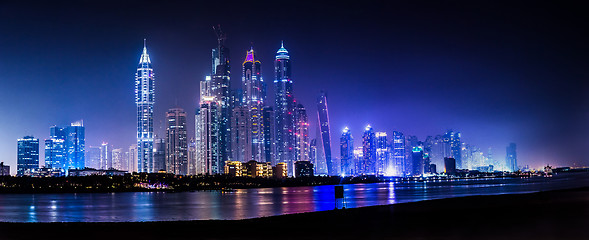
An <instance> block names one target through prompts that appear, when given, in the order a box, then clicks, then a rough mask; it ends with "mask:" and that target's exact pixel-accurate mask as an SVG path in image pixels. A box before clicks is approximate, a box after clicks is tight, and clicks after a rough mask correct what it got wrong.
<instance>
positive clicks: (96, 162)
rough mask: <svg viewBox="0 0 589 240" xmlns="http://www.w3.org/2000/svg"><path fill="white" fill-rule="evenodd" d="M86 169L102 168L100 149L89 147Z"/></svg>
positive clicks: (87, 149)
mask: <svg viewBox="0 0 589 240" xmlns="http://www.w3.org/2000/svg"><path fill="white" fill-rule="evenodd" d="M46 147H47V146H46ZM45 154H47V153H45ZM45 159H47V156H45ZM133 161H135V160H133ZM135 162H136V161H135ZM86 167H88V168H94V169H99V168H100V147H94V146H88V147H87V148H86Z"/></svg>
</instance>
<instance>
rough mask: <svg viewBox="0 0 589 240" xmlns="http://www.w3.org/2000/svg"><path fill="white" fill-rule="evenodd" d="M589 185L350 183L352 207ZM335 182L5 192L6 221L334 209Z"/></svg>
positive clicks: (565, 181)
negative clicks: (180, 189)
mask: <svg viewBox="0 0 589 240" xmlns="http://www.w3.org/2000/svg"><path fill="white" fill-rule="evenodd" d="M581 186H589V174H587V173H581V174H567V175H561V176H556V177H553V178H524V179H483V180H480V179H479V180H467V181H430V182H412V183H401V182H389V183H373V184H354V185H344V193H345V197H346V198H345V202H346V207H348V208H354V207H364V206H374V205H384V204H394V203H404V202H415V201H422V200H429V199H440V198H451V197H461V196H470V195H490V194H510V193H527V192H537V191H545V190H554V189H564V188H572V187H581ZM334 207H335V199H334V188H333V186H314V187H282V188H262V189H238V190H236V191H234V192H216V191H202V192H199V191H197V192H180V193H162V192H135V193H77V194H76V193H72V194H0V221H4V222H126V221H173V220H199V219H244V218H255V217H263V216H272V215H281V214H291V213H302V212H312V211H325V210H331V209H334Z"/></svg>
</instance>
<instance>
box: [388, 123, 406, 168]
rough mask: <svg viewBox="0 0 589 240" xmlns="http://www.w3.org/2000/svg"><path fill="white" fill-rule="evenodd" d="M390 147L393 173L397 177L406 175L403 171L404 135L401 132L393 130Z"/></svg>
mask: <svg viewBox="0 0 589 240" xmlns="http://www.w3.org/2000/svg"><path fill="white" fill-rule="evenodd" d="M391 149H392V151H393V154H392V157H393V166H394V169H393V175H395V176H399V177H401V176H404V175H407V174H406V171H405V136H404V135H403V133H401V132H397V131H394V132H393V140H392V141H391Z"/></svg>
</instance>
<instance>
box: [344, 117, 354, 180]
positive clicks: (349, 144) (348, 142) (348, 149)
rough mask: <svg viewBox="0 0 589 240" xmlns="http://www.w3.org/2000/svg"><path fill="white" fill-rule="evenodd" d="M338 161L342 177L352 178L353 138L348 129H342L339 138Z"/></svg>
mask: <svg viewBox="0 0 589 240" xmlns="http://www.w3.org/2000/svg"><path fill="white" fill-rule="evenodd" d="M340 161H341V174H342V175H343V176H353V175H354V174H356V168H355V163H354V138H353V137H352V132H351V131H350V129H349V128H348V127H346V128H344V131H343V132H342V136H341V137H340Z"/></svg>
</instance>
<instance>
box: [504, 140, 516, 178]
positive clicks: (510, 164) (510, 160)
mask: <svg viewBox="0 0 589 240" xmlns="http://www.w3.org/2000/svg"><path fill="white" fill-rule="evenodd" d="M505 152H506V153H507V156H506V157H505V164H506V165H507V170H508V171H511V172H515V171H517V170H519V169H518V167H517V153H516V146H515V143H510V144H509V146H507V148H506V151H505Z"/></svg>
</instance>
